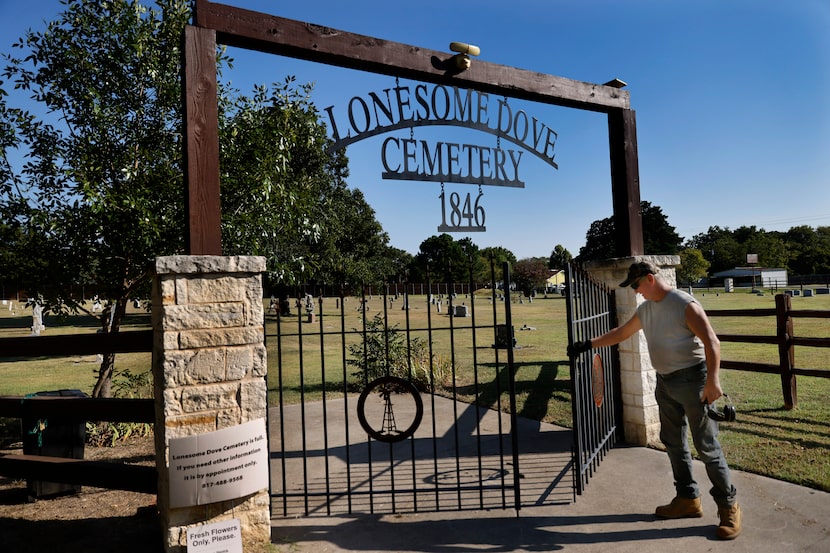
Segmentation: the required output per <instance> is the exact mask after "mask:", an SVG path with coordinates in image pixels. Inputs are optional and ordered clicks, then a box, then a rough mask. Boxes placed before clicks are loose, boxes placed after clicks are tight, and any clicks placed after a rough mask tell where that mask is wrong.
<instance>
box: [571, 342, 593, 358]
mask: <svg viewBox="0 0 830 553" xmlns="http://www.w3.org/2000/svg"><path fill="white" fill-rule="evenodd" d="M589 349H591V340H583V341H579V342H574V343H573V344H568V357H576V356H577V355H579V354H580V353H583V352H586V351H588V350H589Z"/></svg>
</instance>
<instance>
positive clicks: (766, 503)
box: [271, 413, 830, 553]
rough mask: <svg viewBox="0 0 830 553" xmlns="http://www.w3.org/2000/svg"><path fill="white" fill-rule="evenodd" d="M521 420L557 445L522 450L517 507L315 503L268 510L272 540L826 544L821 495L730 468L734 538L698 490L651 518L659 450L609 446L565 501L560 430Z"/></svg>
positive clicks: (507, 547) (410, 544)
mask: <svg viewBox="0 0 830 553" xmlns="http://www.w3.org/2000/svg"><path fill="white" fill-rule="evenodd" d="M271 420H272V422H271V425H272V426H271V432H272V440H273V439H274V436H273V434H274V432H275V426H276V425H275V423H274V421H277V420H278V415H276V414H274V413H272V419H271ZM523 424H525V425H527V428H525V429H524V431H523V434H522V435H523V436H524V438H523V439H524V440H525V441H524V442H523V444H525V443H527V444H534V443H535V444H539V443H545V444H552V443H557V444H559V445H558V446H556V447H548V446H545V447H536V450H537V451H535V452H534V453H528V454H523V455H522V457H521V459H522V463H521V472H522V475H523V479H522V482H523V483H522V499H523V507H522V508H521V509H520V510H519V511H516V510H515V509H513V508H508V509H501V508H490V509H487V510H462V511H458V510H447V511H440V512H424V513H411V512H406V509H398V514H374V515H368V514H366V515H348V514H337V515H334V516H323V515H322V514H320V513H324V511H322V510H319V509H318V510H316V511H315V514H314V515H313V516H311V517H296V516H294V517H288V518H282V517H281V516H279V513H278V512H277V509H275V510H274V518H273V521H272V541H273V542H274V543H275V544H277V546H278V547H279V550H280V551H285V552H297V551H314V552H339V551H359V552H364V553H370V552H381V551H383V552H386V551H396V552H401V553H405V552H425V553H459V552H465V551H488V552H502V551H575V552H600V551H601V552H603V553H607V552H615V553H616V552H628V551H631V552H637V553H650V552H655V553H657V552H660V553H665V552H673V551H678V552H679V551H690V552H695V553H700V552H705V551H718V552H743V551H746V552H752V553H764V552H771V553H783V552H787V553H794V552H805V553H806V552H809V553H828V552H830V494H828V493H825V492H819V491H815V490H812V489H809V488H804V487H801V486H795V485H793V484H788V483H785V482H781V481H778V480H774V479H771V478H764V477H761V476H757V475H753V474H749V473H745V472H740V471H733V479H734V481H735V485H736V486H737V487H738V496H739V501H740V503H741V505H742V507H743V509H744V517H745V518H744V531H743V534H742V535H741V536H740V537H739V538H738V539H736V540H734V541H731V542H723V541H720V540H717V539H715V537H714V529H715V525H716V523H717V514H716V508H715V505H714V503H713V502H712V500H711V498H709V497H706V498H704V511H705V515H704V517H703V518H700V519H684V520H674V521H662V520H657V519H656V518H655V517H654V516H653V514H652V513H653V512H654V507H655V506H656V505H658V504H660V503H663V502H666V501H668V500H669V499H670V498H671V496H672V495H673V493H672V492H673V486H672V482H671V475H670V472H669V467H668V460H667V459H666V456H665V453H663V452H660V451H655V450H652V449H648V448H640V447H625V446H623V447H618V448H617V449H614V450H613V451H612V452H611V453H610V454H609V455H608V456H607V457H606V458H605V460H604V461H603V463H602V465H601V466H600V468H599V471H598V472H597V474H596V475H595V476H594V477H593V479H592V480H591V481H590V483H589V484H588V487H587V489H586V491H585V493H584V494H583V495H582V496H579V497H578V498H577V499H576V501H575V502H574V501H573V499H572V492H571V479H570V475H567V476H565V477H563V472H569V471H567V470H566V465H565V463H566V461H565V460H564V457H563V455H564V451H563V447H564V445H563V444H564V443H565V442H567V441H568V435H569V432H568V431H567V430H564V429H561V428H558V427H555V426H552V425H545V424H539V423H533V422H529V421H523ZM355 428H357V427H355ZM534 432H535V434H534ZM416 438H417V434H416ZM273 443H275V442H273V441H272V444H273ZM272 447H273V445H272ZM523 447H524V446H523ZM568 450H569V446H568ZM695 471H696V477H697V479H698V481H699V482H701V483H702V486H701V487H704V488H705V485H704V484H705V483H706V482H708V480H707V478H706V474H705V471H704V468H703V465H702V464H701V463H699V462H696V465H695ZM296 476H297V475H296V474H295V475H294V477H296ZM552 483H555V485H552Z"/></svg>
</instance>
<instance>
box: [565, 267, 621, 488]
mask: <svg viewBox="0 0 830 553" xmlns="http://www.w3.org/2000/svg"><path fill="white" fill-rule="evenodd" d="M567 287H568V292H567V298H568V342H569V343H571V344H573V343H574V342H575V341H579V340H587V339H590V338H592V337H595V336H599V335H600V334H604V333H605V332H607V331H609V330H610V329H611V328H613V327H615V326H616V322H617V314H616V309H615V304H614V292H613V290H609V289H608V288H607V287H606V286H604V285H602V284H600V283H598V282H596V281H595V280H594V279H592V278H591V277H590V275H588V273H586V272H584V271H583V270H582V269H580V268H579V267H578V266H576V265H573V264H569V265H568V267H567ZM571 394H572V397H571V401H572V403H573V427H574V452H573V456H574V460H573V462H574V479H575V488H576V493H577V494H580V495H581V494H582V492H583V490H584V489H585V486H586V485H587V484H588V480H589V479H590V477H591V476H592V475H593V473H594V471H595V470H596V469H597V467H598V466H599V464H600V462H601V461H602V459H603V458H604V456H605V454H606V453H607V452H608V451H609V450H610V449H611V448H612V447H613V445H614V441H615V439H616V434H617V432H618V430H617V428H618V426H617V424H618V421H621V420H622V412H621V410H622V402H621V400H620V389H619V355H618V352H617V348H616V346H613V347H604V348H599V349H594V350H591V351H588V352H585V353H583V354H581V355H579V356H578V357H575V358H573V359H571Z"/></svg>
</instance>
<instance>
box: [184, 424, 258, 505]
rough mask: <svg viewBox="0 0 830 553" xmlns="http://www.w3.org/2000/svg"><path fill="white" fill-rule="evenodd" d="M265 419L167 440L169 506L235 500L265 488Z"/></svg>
mask: <svg viewBox="0 0 830 553" xmlns="http://www.w3.org/2000/svg"><path fill="white" fill-rule="evenodd" d="M267 444H268V440H267V439H266V430H265V419H257V420H254V421H251V422H247V423H244V424H240V425H238V426H233V427H231V428H225V429H222V430H217V431H216V432H209V433H207V434H197V435H195V436H185V437H183V438H176V439H173V440H170V506H171V507H173V508H178V507H192V506H194V505H205V504H208V503H215V502H217V501H227V500H231V499H237V498H240V497H244V496H246V495H250V494H252V493H255V492H257V491H259V490H261V489H263V488H267V487H268V445H267Z"/></svg>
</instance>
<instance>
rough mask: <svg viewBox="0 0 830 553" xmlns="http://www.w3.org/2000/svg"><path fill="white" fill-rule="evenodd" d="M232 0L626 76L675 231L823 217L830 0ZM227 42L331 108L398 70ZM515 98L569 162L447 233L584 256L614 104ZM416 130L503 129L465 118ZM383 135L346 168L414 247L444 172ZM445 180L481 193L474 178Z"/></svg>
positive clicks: (829, 122)
mask: <svg viewBox="0 0 830 553" xmlns="http://www.w3.org/2000/svg"><path fill="white" fill-rule="evenodd" d="M225 3H228V4H231V5H235V6H239V7H244V8H248V9H252V10H256V11H261V12H265V13H270V14H273V15H278V16H281V17H286V18H290V19H297V20H301V21H306V22H310V23H316V24H320V25H325V26H328V27H332V28H335V29H341V30H344V31H349V32H353V33H358V34H363V35H369V36H374V37H377V38H381V39H387V40H391V41H395V42H401V43H405V44H410V45H413V46H419V47H423V48H428V49H431V50H440V51H447V52H449V50H448V45H449V43H450V42H451V41H461V42H467V43H471V44H475V45H477V46H479V47H480V48H481V56H480V58H479V59H482V60H486V61H488V62H492V63H497V64H502V65H508V66H513V67H518V68H522V69H528V70H532V71H538V72H541V73H548V74H552V75H558V76H561V77H567V78H570V79H575V80H579V81H586V82H590V83H604V82H607V81H609V80H611V79H612V78H615V77H618V78H620V79H622V80H623V81H625V82H627V83H628V86H627V87H626V90H627V91H629V93H630V94H631V107H632V108H633V109H634V110H636V112H637V136H638V148H639V156H640V157H639V169H640V194H641V198H642V199H643V200H645V201H649V202H651V203H652V204H654V205H657V206H659V207H661V208H662V209H663V212H664V213H665V214H666V215H667V217H668V220H669V223H670V224H672V225H673V226H675V227H676V229H677V232H678V233H679V234H680V235H681V236H683V237H685V238H690V237H692V236H694V235H695V234H697V233H701V232H706V230H707V229H708V228H709V227H710V226H714V225H717V226H721V227H729V228H731V229H734V228H737V227H739V226H743V225H755V226H757V227H759V228H764V229H766V230H787V229H788V228H790V227H792V226H797V225H809V226H812V227H817V226H827V225H830V101H828V98H827V90H829V89H830V2H828V0H793V1H791V2H780V1H769V0H694V1H687V0H674V1H670V2H667V1H660V0H626V1H625V2H620V1H619V0H613V1H612V0H584V1H579V2H576V1H572V2H564V1H555V0H546V1H541V0H537V1H532V0H514V1H513V2H510V3H507V2H503V1H501V0H499V1H497V0H479V1H478V2H475V3H462V2H438V1H432V0H421V1H419V2H389V1H388V0H387V1H376V0H360V1H357V0H356V1H352V2H343V1H342V0H314V1H313V2H290V3H289V2H275V1H263V0H259V1H258V0H235V1H233V0H228V1H227V2H225ZM59 7H60V6H59V4H58V2H57V1H55V0H32V1H31V2H26V3H23V2H19V1H10V0H0V37H2V38H0V50H2V51H4V52H8V51H9V50H10V45H11V43H12V42H13V41H14V39H15V38H16V37H19V36H20V35H21V34H22V33H23V32H24V30H25V29H26V28H28V27H35V28H40V27H41V26H42V22H43V21H44V20H49V19H51V18H52V17H54V15H55V14H56V13H57V10H58V9H59ZM229 53H230V55H231V57H232V58H234V60H235V64H234V68H233V69H232V70H230V71H227V72H226V73H225V75H224V77H225V79H226V80H230V81H231V83H232V84H233V85H234V86H236V87H237V88H239V89H240V90H241V91H242V92H248V91H250V89H251V87H252V86H253V85H254V84H266V83H271V82H281V81H282V80H283V79H284V77H285V75H295V76H296V77H297V80H298V81H299V82H313V83H314V84H315V94H314V101H315V103H316V104H317V106H318V107H319V108H320V109H321V110H322V109H324V108H326V107H328V106H334V107H335V109H342V108H343V107H344V106H345V104H346V103H347V102H348V101H349V99H350V98H352V97H353V96H361V95H365V94H367V93H368V92H371V91H380V90H382V89H384V88H389V87H391V86H394V84H395V82H394V79H393V78H391V77H386V76H378V75H372V74H368V73H361V72H356V71H346V70H342V69H339V68H334V67H331V66H326V65H320V64H311V63H307V62H299V61H296V60H291V59H288V58H279V57H275V56H267V55H264V54H259V53H255V52H247V51H244V50H239V49H231V50H230V52H229ZM473 63H475V60H473ZM401 84H408V85H410V86H414V84H416V83H412V82H408V81H402V82H401ZM510 103H511V106H513V107H514V108H515V109H523V110H525V111H526V112H527V113H528V114H529V115H531V116H534V117H536V118H537V119H539V120H540V121H542V122H544V123H545V124H547V125H548V126H549V127H552V128H553V129H554V130H556V131H557V132H558V134H559V137H558V141H557V143H556V161H557V163H558V165H559V168H558V170H554V169H553V168H551V167H550V166H548V165H546V164H544V163H542V162H541V161H539V160H536V159H535V158H532V157H531V156H525V159H524V160H523V162H522V180H524V181H525V182H526V185H525V188H523V189H517V188H503V187H492V186H488V187H484V189H483V193H484V196H483V198H482V205H483V206H484V208H485V210H486V227H487V231H486V232H483V233H478V232H477V233H470V234H455V235H454V237H455V238H462V237H464V236H470V237H471V238H472V239H473V241H474V242H475V243H476V244H478V245H479V246H481V247H484V246H504V247H506V248H508V249H510V250H511V251H513V252H514V253H515V254H516V256H517V257H518V258H523V257H530V256H548V255H549V254H550V252H551V250H552V249H553V248H554V246H556V245H557V244H561V245H563V246H565V247H566V248H567V249H568V250H569V251H570V252H571V253H572V254H574V255H576V254H577V253H578V251H579V248H580V247H581V246H582V245H583V244H584V240H585V233H586V231H587V230H588V228H589V226H590V224H591V223H592V222H593V221H595V220H597V219H602V218H605V217H609V216H610V215H611V212H612V208H611V187H610V176H609V161H608V138H607V123H606V118H605V116H603V115H600V114H595V113H590V112H584V111H578V110H573V109H566V108H560V107H553V106H544V105H540V104H527V103H521V102H518V101H512V100H511V101H510ZM415 132H416V133H419V134H420V135H421V136H423V137H428V136H437V137H439V138H438V139H439V140H440V139H444V140H451V141H458V142H467V143H474V144H490V143H491V142H493V140H494V139H493V137H492V136H490V135H487V134H483V133H473V132H472V131H458V130H435V131H430V132H433V134H430V132H427V131H423V130H421V129H418V130H416V131H415ZM465 132H466V133H467V134H463V133H465ZM459 133H462V134H459ZM404 134H406V135H408V132H406V133H404ZM383 138H384V137H383V136H381V137H377V138H375V139H371V140H364V141H362V142H359V143H356V144H354V145H353V146H350V147H349V149H348V151H347V153H348V155H349V158H350V161H351V162H350V172H351V176H350V178H349V183H350V185H351V186H353V187H357V188H360V189H361V190H363V192H364V193H365V195H366V198H367V200H368V201H369V203H370V204H371V205H372V207H373V208H374V209H375V211H376V214H377V218H378V220H379V221H380V222H381V223H382V224H383V226H384V228H385V230H386V231H387V232H388V233H389V235H390V238H391V243H392V245H393V246H396V247H398V248H402V249H404V250H407V251H409V252H410V253H416V252H417V250H418V245H419V244H420V243H421V242H422V241H423V240H424V239H425V238H427V237H429V236H431V235H433V234H437V232H438V231H437V226H438V224H440V222H441V211H440V209H441V207H440V202H439V199H438V195H439V193H440V185H439V184H437V183H421V182H404V181H391V180H383V179H381V172H382V170H383V169H382V165H381V158H380V148H381V143H382V141H383ZM446 190H447V193H448V194H449V193H450V192H452V191H457V192H458V193H460V194H462V196H463V195H465V194H466V193H468V192H471V193H472V196H473V199H474V198H475V196H476V194H477V191H476V189H475V187H471V186H469V185H466V186H465V185H447V186H446ZM647 253H648V252H647Z"/></svg>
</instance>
